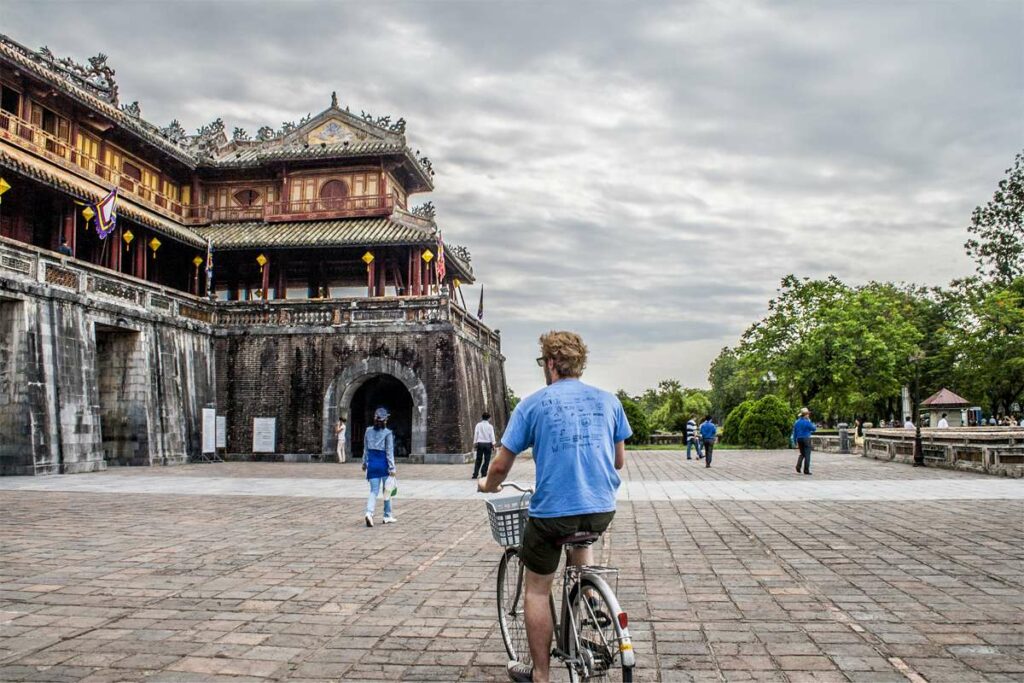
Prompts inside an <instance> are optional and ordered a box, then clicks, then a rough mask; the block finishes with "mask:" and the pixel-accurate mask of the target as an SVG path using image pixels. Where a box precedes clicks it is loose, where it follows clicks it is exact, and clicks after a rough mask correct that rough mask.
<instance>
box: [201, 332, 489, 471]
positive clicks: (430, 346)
mask: <svg viewBox="0 0 1024 683" xmlns="http://www.w3.org/2000/svg"><path fill="white" fill-rule="evenodd" d="M216 349H217V351H216V353H217V363H216V365H217V388H218V392H217V394H218V399H217V405H218V407H219V410H220V411H221V412H223V413H224V414H225V415H226V416H227V418H228V452H229V453H230V454H233V456H234V457H247V456H248V455H249V454H251V451H252V427H253V418H254V417H274V418H277V452H278V453H287V454H311V455H312V454H317V455H319V454H322V453H327V454H333V452H334V444H333V442H332V441H330V440H329V438H327V437H325V434H330V435H332V434H333V430H331V429H330V427H331V425H333V422H334V420H335V419H336V417H337V415H336V413H335V412H333V411H332V409H333V407H334V406H335V405H337V403H338V402H339V401H341V400H342V397H343V395H344V394H345V393H346V390H348V393H349V394H351V390H352V387H351V386H349V385H350V384H351V383H361V382H362V381H364V380H365V378H366V377H365V375H363V374H361V373H360V372H359V371H358V368H360V367H366V366H367V364H368V363H369V365H370V367H385V365H381V364H380V363H383V364H386V365H387V366H389V367H390V366H397V368H398V369H399V370H404V371H407V372H408V373H409V375H410V376H414V379H410V378H408V377H407V378H406V380H405V381H408V382H410V383H414V384H415V383H416V382H419V383H422V387H423V389H424V390H425V402H424V408H425V410H424V413H425V415H426V421H425V422H426V425H425V426H426V441H425V449H424V452H416V451H417V448H416V447H415V445H414V446H413V449H412V450H413V456H414V457H416V458H420V457H423V456H426V455H428V454H437V455H456V454H464V453H468V452H469V451H470V449H471V445H472V444H471V442H472V428H473V425H474V424H475V423H476V420H478V419H479V413H480V412H481V411H482V410H483V407H484V405H485V404H486V405H488V407H490V406H492V405H494V406H497V407H496V408H491V410H492V412H494V413H495V416H496V423H497V425H499V426H503V425H504V421H505V411H504V398H503V396H504V390H505V382H504V374H503V369H502V358H501V357H500V355H498V354H489V355H486V356H485V354H484V353H483V352H482V351H481V349H480V348H479V347H478V346H476V345H475V344H472V343H468V342H466V341H464V340H463V339H462V338H461V337H459V336H458V335H457V334H456V333H455V332H454V330H453V329H452V328H451V326H450V325H446V324H443V323H430V324H424V325H418V324H409V325H405V324H395V325H386V326H380V327H378V328H376V329H373V330H366V329H362V330H359V329H352V328H339V329H336V330H323V329H317V328H309V329H303V328H291V329H285V330H280V329H278V330H272V329H262V330H237V329H236V330H226V331H219V332H218V339H217V342H216ZM374 361H379V363H374ZM353 369H356V373H355V375H354V376H353V372H352V370H353ZM370 372H372V370H371V371H370ZM395 374H403V373H401V372H396V373H395ZM343 385H344V386H343ZM332 391H333V393H332V394H331V396H333V403H332V399H331V398H330V397H329V392H332ZM410 393H414V392H410ZM484 394H487V397H486V398H485V397H484ZM325 397H328V398H327V400H326V401H325ZM415 400H416V398H415V397H414V407H413V410H414V411H416V410H417V409H418V408H417V406H416V404H415ZM325 403H326V404H327V408H326V410H327V412H326V413H325ZM331 438H332V437H331ZM325 441H327V442H328V443H325ZM414 442H415V439H414ZM350 455H353V454H351V453H350ZM354 455H355V456H357V457H358V456H359V455H360V453H355V454H354Z"/></svg>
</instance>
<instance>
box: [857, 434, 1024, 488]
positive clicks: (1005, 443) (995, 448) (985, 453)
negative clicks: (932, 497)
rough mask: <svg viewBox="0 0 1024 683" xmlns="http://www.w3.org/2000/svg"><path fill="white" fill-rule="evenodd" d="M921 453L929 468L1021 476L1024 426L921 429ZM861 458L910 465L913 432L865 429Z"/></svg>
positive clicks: (912, 454) (1023, 462)
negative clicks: (862, 455) (862, 456)
mask: <svg viewBox="0 0 1024 683" xmlns="http://www.w3.org/2000/svg"><path fill="white" fill-rule="evenodd" d="M921 450H922V452H923V454H924V460H925V464H926V465H928V466H931V467H944V468H948V469H957V470H966V471H971V472H983V473H986V474H998V475H1002V476H1007V477H1024V427H971V428H966V429H922V430H921ZM864 457H866V458H874V459H876V460H891V461H895V462H903V463H908V464H913V462H914V430H912V429H869V430H866V431H865V432H864Z"/></svg>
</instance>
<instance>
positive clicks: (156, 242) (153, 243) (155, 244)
mask: <svg viewBox="0 0 1024 683" xmlns="http://www.w3.org/2000/svg"><path fill="white" fill-rule="evenodd" d="M149 248H150V249H152V250H153V258H154V259H156V250H157V249H159V248H160V240H158V239H157V238H155V237H154V238H153V239H151V240H150V241H149Z"/></svg>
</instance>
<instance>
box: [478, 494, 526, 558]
mask: <svg viewBox="0 0 1024 683" xmlns="http://www.w3.org/2000/svg"><path fill="white" fill-rule="evenodd" d="M485 502H486V503H487V516H488V517H490V519H491V533H492V534H493V535H494V540H495V541H497V542H498V545H502V546H505V547H509V546H518V545H519V544H520V543H522V541H523V528H524V526H525V525H526V511H527V509H528V508H529V507H530V494H525V493H524V494H517V495H515V496H506V497H505V498H493V499H491V500H488V501H485Z"/></svg>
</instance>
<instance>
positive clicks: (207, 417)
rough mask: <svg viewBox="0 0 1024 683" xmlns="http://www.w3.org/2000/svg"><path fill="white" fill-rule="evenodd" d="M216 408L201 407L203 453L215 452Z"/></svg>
mask: <svg viewBox="0 0 1024 683" xmlns="http://www.w3.org/2000/svg"><path fill="white" fill-rule="evenodd" d="M216 436H217V410H216V409H214V408H203V453H216V452H217V446H216Z"/></svg>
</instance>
